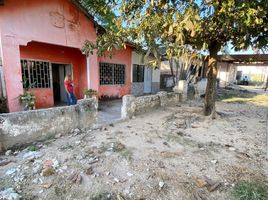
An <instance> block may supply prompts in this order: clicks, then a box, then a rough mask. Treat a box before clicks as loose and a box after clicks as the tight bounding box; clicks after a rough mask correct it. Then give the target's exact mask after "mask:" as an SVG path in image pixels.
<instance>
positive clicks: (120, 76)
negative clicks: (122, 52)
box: [100, 63, 125, 85]
mask: <svg viewBox="0 0 268 200" xmlns="http://www.w3.org/2000/svg"><path fill="white" fill-rule="evenodd" d="M123 84H125V65H121V64H111V63H100V85H123Z"/></svg>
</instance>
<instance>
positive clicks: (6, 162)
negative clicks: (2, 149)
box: [0, 159, 11, 167]
mask: <svg viewBox="0 0 268 200" xmlns="http://www.w3.org/2000/svg"><path fill="white" fill-rule="evenodd" d="M9 163H11V160H8V159H4V160H0V167H1V166H5V165H8V164H9Z"/></svg>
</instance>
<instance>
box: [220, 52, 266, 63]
mask: <svg viewBox="0 0 268 200" xmlns="http://www.w3.org/2000/svg"><path fill="white" fill-rule="evenodd" d="M218 61H221V62H241V63H252V62H262V63H265V64H268V54H242V55H239V54H235V55H219V56H218Z"/></svg>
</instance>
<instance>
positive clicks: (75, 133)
mask: <svg viewBox="0 0 268 200" xmlns="http://www.w3.org/2000/svg"><path fill="white" fill-rule="evenodd" d="M71 133H72V134H74V136H76V135H78V134H80V133H81V130H80V129H79V128H76V129H73V130H72V131H71Z"/></svg>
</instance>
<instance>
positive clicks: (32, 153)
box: [22, 151, 43, 160]
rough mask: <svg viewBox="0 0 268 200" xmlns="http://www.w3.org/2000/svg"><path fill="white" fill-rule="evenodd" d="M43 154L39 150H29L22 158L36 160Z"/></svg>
mask: <svg viewBox="0 0 268 200" xmlns="http://www.w3.org/2000/svg"><path fill="white" fill-rule="evenodd" d="M42 156H43V154H42V153H40V152H37V151H28V152H26V153H25V154H23V156H22V158H24V159H27V160H34V159H38V158H41V157H42Z"/></svg>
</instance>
